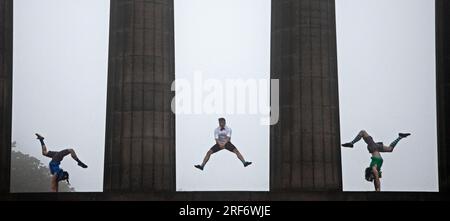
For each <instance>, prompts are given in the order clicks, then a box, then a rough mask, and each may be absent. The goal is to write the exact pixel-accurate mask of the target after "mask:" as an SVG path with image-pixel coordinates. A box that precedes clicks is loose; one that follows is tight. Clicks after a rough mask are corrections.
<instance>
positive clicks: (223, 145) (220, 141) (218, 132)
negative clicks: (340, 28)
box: [194, 118, 252, 170]
mask: <svg viewBox="0 0 450 221" xmlns="http://www.w3.org/2000/svg"><path fill="white" fill-rule="evenodd" d="M225 124H226V121H225V118H219V127H217V128H216V129H215V130H214V138H215V139H216V144H214V146H212V147H211V149H209V151H208V152H207V153H206V156H205V158H204V159H203V163H202V164H201V165H195V166H194V167H195V168H197V169H200V170H203V168H204V167H205V165H206V163H207V162H208V160H209V157H210V156H211V155H212V154H214V153H216V152H218V151H221V150H223V149H227V150H228V151H230V152H233V153H235V154H236V156H237V157H238V158H239V160H241V162H242V164H243V165H244V167H247V166H248V165H250V164H252V162H248V161H245V160H244V157H243V156H242V155H241V153H240V152H239V150H238V149H237V148H236V147H235V146H234V145H233V144H232V143H231V141H230V140H231V128H229V127H227V126H226V125H225Z"/></svg>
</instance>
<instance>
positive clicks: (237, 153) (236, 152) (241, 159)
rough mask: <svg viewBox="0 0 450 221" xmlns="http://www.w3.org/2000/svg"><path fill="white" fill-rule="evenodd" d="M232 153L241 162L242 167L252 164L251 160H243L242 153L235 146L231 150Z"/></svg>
mask: <svg viewBox="0 0 450 221" xmlns="http://www.w3.org/2000/svg"><path fill="white" fill-rule="evenodd" d="M233 153H235V154H236V156H237V158H238V159H239V160H240V161H241V162H242V164H243V165H244V167H247V166H248V165H250V164H252V162H248V161H245V159H244V157H243V156H242V154H241V153H240V152H239V150H238V149H237V148H235V149H234V150H233Z"/></svg>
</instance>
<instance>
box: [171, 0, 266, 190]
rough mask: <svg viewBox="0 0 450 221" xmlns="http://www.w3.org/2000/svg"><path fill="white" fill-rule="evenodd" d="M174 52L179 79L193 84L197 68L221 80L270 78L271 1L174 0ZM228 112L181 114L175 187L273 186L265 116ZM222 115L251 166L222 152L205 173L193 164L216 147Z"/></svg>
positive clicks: (261, 188) (207, 75)
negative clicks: (217, 132)
mask: <svg viewBox="0 0 450 221" xmlns="http://www.w3.org/2000/svg"><path fill="white" fill-rule="evenodd" d="M175 50H176V53H175V56H176V57H175V60H176V63H175V67H176V68H175V69H176V78H177V79H186V80H189V81H191V82H193V74H194V72H196V71H200V72H202V75H203V78H204V79H217V80H220V81H221V82H225V81H224V80H225V79H269V74H270V51H269V50H270V0H246V1H242V0H226V1H225V0H175ZM225 93H227V92H225ZM205 94H206V93H205ZM239 96H243V95H239ZM266 99H267V100H268V99H269V97H268V96H267V97H266ZM267 103H268V102H267ZM229 105H231V104H230V102H228V101H227V102H225V106H229ZM227 113H229V112H227ZM227 113H225V114H206V115H186V114H179V115H177V118H176V154H177V156H176V160H177V162H176V165H177V171H176V172H177V182H176V183H177V190H179V191H196V190H206V191H209V190H259V191H266V190H269V127H268V126H261V125H260V117H261V115H258V114H257V115H250V114H227ZM220 116H224V117H225V118H226V119H227V124H228V126H230V127H231V128H232V130H233V134H232V139H231V140H232V143H233V144H235V145H236V147H237V148H238V149H239V150H240V151H241V153H242V154H243V155H244V157H245V158H246V160H249V161H253V162H254V164H253V165H251V166H249V167H246V168H244V167H243V166H242V164H241V162H240V161H239V160H238V159H237V158H236V155H235V154H234V153H230V152H228V151H226V150H224V151H221V152H218V153H217V154H214V155H213V156H212V157H211V159H210V161H209V162H208V164H207V165H206V168H205V170H204V171H200V170H198V169H195V168H194V164H199V163H201V162H202V160H203V157H204V155H205V153H206V152H207V151H208V150H209V148H210V147H211V146H212V145H214V143H215V141H214V136H213V135H214V133H213V132H214V129H215V128H216V127H217V126H218V123H217V118H218V117H220Z"/></svg>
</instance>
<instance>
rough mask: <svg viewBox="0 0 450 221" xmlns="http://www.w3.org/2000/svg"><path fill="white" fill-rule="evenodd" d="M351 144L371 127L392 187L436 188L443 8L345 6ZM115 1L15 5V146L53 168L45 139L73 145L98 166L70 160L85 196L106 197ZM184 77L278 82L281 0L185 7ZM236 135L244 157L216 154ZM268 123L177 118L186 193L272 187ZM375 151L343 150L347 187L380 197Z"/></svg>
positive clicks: (341, 16)
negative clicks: (438, 39)
mask: <svg viewBox="0 0 450 221" xmlns="http://www.w3.org/2000/svg"><path fill="white" fill-rule="evenodd" d="M336 10H337V12H336V15H337V34H338V60H339V90H340V91H339V93H340V117H341V119H340V121H341V139H342V141H347V140H351V139H352V138H353V137H354V136H355V134H356V133H357V132H358V130H360V129H365V130H367V131H368V132H369V133H371V134H372V135H373V136H374V138H375V140H377V141H384V142H385V143H386V144H389V143H390V142H391V141H392V140H393V139H395V138H396V134H397V132H399V131H409V132H412V133H413V135H412V136H411V137H409V138H408V139H406V140H402V141H401V142H400V143H399V145H398V146H397V147H396V150H395V152H394V153H392V154H383V157H384V159H385V163H384V165H383V179H382V189H383V190H388V191H393V190H406V191H408V190H411V191H417V190H421V191H436V190H437V189H438V184H437V183H438V182H437V179H438V175H437V148H436V146H437V144H436V115H435V113H436V104H435V100H436V99H435V43H434V42H435V39H434V37H435V36H434V1H430V0H376V1H375V0H337V1H336ZM108 24H109V1H108V0H95V1H92V0H39V1H34V0H15V1H14V79H13V81H14V88H13V90H14V91H13V140H16V141H17V142H18V148H19V150H21V151H24V152H26V153H28V154H31V155H33V156H36V157H39V158H40V159H42V160H43V162H45V163H47V162H48V159H47V158H44V157H42V156H40V147H39V143H38V141H37V140H35V139H34V135H33V134H34V132H36V131H38V132H41V133H42V134H44V135H45V136H47V138H48V139H47V140H46V141H47V144H48V146H49V148H51V149H62V148H66V147H74V148H75V149H76V151H77V152H78V154H79V156H80V158H82V159H84V160H85V161H86V163H87V164H88V165H89V168H88V169H87V170H83V169H81V168H80V167H78V166H76V164H75V162H73V161H72V160H71V159H66V160H65V161H63V163H62V167H63V168H64V169H67V170H68V171H69V172H70V173H71V178H72V179H71V183H72V185H73V186H74V187H75V188H76V189H77V190H78V191H101V190H102V183H103V159H104V156H103V155H104V126H105V110H106V106H105V104H106V77H107V52H108V29H109V27H108ZM175 38H176V39H175V43H176V48H175V49H176V64H175V65H176V78H177V79H179V78H184V79H188V80H192V74H193V73H194V72H195V71H201V72H202V73H203V77H204V78H215V79H218V80H221V81H223V80H225V79H235V78H241V79H251V78H253V79H259V78H262V79H268V78H269V74H270V73H269V71H270V0H245V1H242V0H175ZM219 116H224V117H226V118H227V120H228V125H229V126H230V127H231V128H232V129H233V136H232V142H233V143H234V144H235V145H236V146H237V147H238V148H239V149H240V150H241V152H242V153H243V154H244V157H246V158H247V159H248V160H250V161H253V162H254V165H252V166H250V167H248V168H245V169H244V168H243V167H242V165H241V163H240V162H239V161H238V160H237V159H236V157H235V155H234V154H232V153H229V152H227V151H222V152H220V153H218V154H216V155H213V156H212V158H211V160H210V162H209V163H208V165H207V167H206V169H205V171H203V172H200V171H198V170H196V169H195V168H194V167H193V165H194V164H197V163H200V162H201V160H202V159H203V157H204V154H205V153H206V151H207V150H208V149H209V148H210V147H211V146H212V145H213V144H214V139H213V130H214V128H215V127H217V118H218V117H219ZM260 117H261V116H260V115H233V114H209V115H177V121H176V124H177V125H176V134H177V137H176V138H177V140H176V145H177V147H176V148H177V151H176V153H177V157H176V160H177V190H182V191H189V190H268V188H269V130H268V127H267V126H261V125H260ZM369 157H370V156H369V154H368V153H367V150H366V148H365V144H364V143H363V142H362V141H361V143H358V144H357V145H356V148H354V149H343V150H342V159H343V180H344V190H347V191H353V190H362V191H365V190H372V189H373V186H372V184H371V183H368V182H366V181H365V180H364V178H363V170H364V168H365V167H366V166H367V165H368V163H369Z"/></svg>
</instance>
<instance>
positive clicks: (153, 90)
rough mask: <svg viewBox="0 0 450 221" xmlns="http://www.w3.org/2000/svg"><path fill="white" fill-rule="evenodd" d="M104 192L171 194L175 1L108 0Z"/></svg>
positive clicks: (173, 178) (172, 179)
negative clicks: (108, 34) (108, 27)
mask: <svg viewBox="0 0 450 221" xmlns="http://www.w3.org/2000/svg"><path fill="white" fill-rule="evenodd" d="M109 44H110V47H109V70H108V98H107V125H106V147H105V174H104V191H106V192H117V191H126V192H130V191H131V192H133V191H138V192H142V191H171V190H175V116H174V114H173V113H172V112H171V109H170V104H171V99H172V97H173V93H172V91H171V83H172V81H173V80H174V77H175V73H174V12H173V0H134V1H132V0H112V1H111V20H110V43H109Z"/></svg>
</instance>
